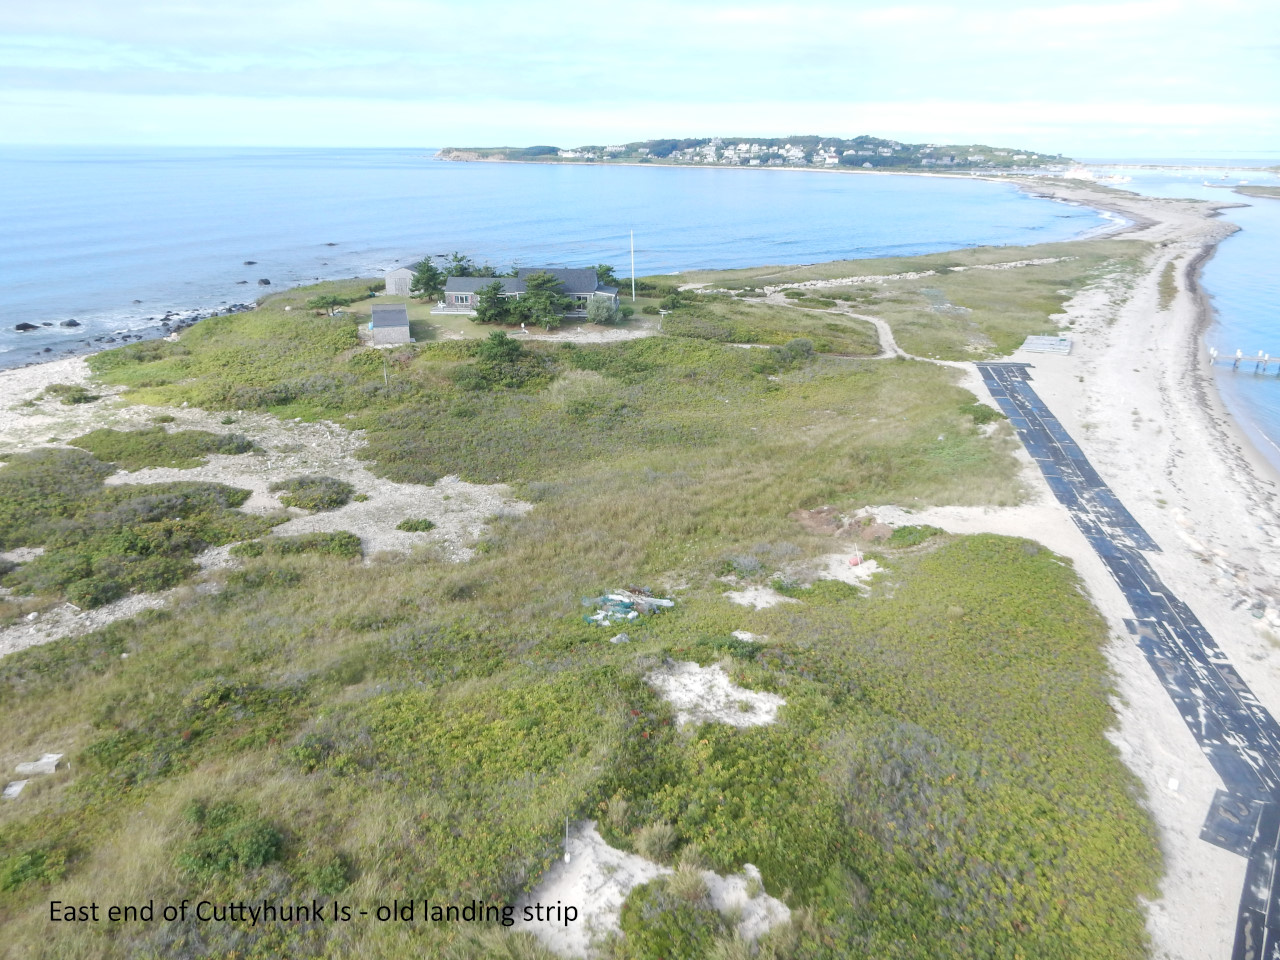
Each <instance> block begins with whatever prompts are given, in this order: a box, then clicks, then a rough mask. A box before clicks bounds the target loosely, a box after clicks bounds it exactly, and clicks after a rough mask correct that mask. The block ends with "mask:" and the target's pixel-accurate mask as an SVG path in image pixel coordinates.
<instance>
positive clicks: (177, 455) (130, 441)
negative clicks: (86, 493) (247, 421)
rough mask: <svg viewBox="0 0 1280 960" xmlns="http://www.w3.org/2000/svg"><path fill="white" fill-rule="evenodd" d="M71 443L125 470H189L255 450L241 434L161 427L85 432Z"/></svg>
mask: <svg viewBox="0 0 1280 960" xmlns="http://www.w3.org/2000/svg"><path fill="white" fill-rule="evenodd" d="M70 443H71V445H72V446H74V447H80V448H81V449H83V450H88V451H89V452H90V453H92V454H93V455H94V456H95V457H97V458H98V459H99V460H102V461H104V462H107V463H114V464H116V465H117V466H118V467H120V468H121V469H123V470H143V469H146V468H147V467H174V468H177V469H179V470H186V469H190V468H192V467H200V466H204V465H205V464H206V463H208V462H209V454H211V453H223V454H236V453H248V452H249V451H250V450H252V449H254V447H253V444H252V443H251V442H250V441H249V440H247V439H246V438H245V437H242V436H240V435H239V434H231V435H222V434H217V433H209V432H208V431H207V430H180V431H177V432H176V433H169V432H167V431H166V430H165V429H164V427H161V426H155V427H148V428H146V429H143V430H112V429H109V428H104V429H102V430H94V431H93V432H92V433H86V434H85V435H84V436H83V437H77V438H76V439H74V440H72V441H70Z"/></svg>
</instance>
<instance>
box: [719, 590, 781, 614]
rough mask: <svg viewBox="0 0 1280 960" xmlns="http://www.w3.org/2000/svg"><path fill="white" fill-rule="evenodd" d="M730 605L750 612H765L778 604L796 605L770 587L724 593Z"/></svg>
mask: <svg viewBox="0 0 1280 960" xmlns="http://www.w3.org/2000/svg"><path fill="white" fill-rule="evenodd" d="M725 596H726V597H728V598H729V600H730V601H731V602H732V603H736V604H738V605H739V606H741V607H750V608H751V609H752V610H766V609H768V608H769V607H776V606H777V605H778V604H780V603H796V602H797V601H796V600H795V599H793V598H792V597H784V596H783V595H782V594H780V593H779V592H778V591H777V590H774V589H773V588H772V587H744V588H743V589H741V590H729V591H727V592H726V593H725Z"/></svg>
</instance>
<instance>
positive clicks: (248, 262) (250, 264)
mask: <svg viewBox="0 0 1280 960" xmlns="http://www.w3.org/2000/svg"><path fill="white" fill-rule="evenodd" d="M257 262H258V261H257V260H246V261H245V262H244V265H245V266H246V267H252V266H254V265H255V264H257Z"/></svg>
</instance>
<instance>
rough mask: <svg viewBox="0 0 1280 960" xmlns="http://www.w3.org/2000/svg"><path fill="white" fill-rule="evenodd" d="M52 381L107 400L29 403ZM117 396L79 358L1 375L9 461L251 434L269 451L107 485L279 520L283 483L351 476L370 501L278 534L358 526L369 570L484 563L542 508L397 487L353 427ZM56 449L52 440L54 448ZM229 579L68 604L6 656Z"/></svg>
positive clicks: (476, 488) (22, 625)
mask: <svg viewBox="0 0 1280 960" xmlns="http://www.w3.org/2000/svg"><path fill="white" fill-rule="evenodd" d="M51 383H72V384H84V385H86V386H89V387H90V388H91V389H92V390H93V392H95V393H99V394H101V395H103V399H101V400H98V401H95V402H93V403H84V404H72V405H67V404H63V403H62V402H60V401H58V400H56V399H47V400H39V401H38V402H36V403H35V405H33V406H24V405H23V404H24V402H25V401H28V400H32V399H34V398H35V397H37V396H38V395H39V394H40V392H41V391H42V390H44V388H45V387H46V386H48V385H49V384H51ZM114 392H118V391H113V390H112V389H110V388H107V389H103V388H100V387H97V386H95V385H94V384H93V382H92V380H91V378H90V372H89V367H88V365H87V364H86V363H85V362H84V360H82V359H79V358H72V359H65V360H56V361H53V362H51V363H45V364H39V365H36V366H31V367H22V368H20V369H17V370H6V371H2V372H0V409H3V417H0V460H3V458H4V457H5V456H6V455H11V454H12V453H15V452H19V451H23V450H29V449H32V448H34V447H37V446H66V443H65V441H67V440H69V439H72V438H74V437H77V436H80V435H81V434H84V433H87V432H88V431H90V430H95V429H98V428H100V427H111V428H113V429H116V430H137V429H140V428H142V427H149V426H153V425H154V422H153V418H154V417H156V416H158V415H160V414H168V415H170V416H172V417H174V422H173V423H170V424H166V429H168V430H170V431H175V430H191V429H197V430H209V431H212V432H214V433H241V434H244V435H245V436H247V437H249V439H251V440H253V441H254V443H256V444H257V445H258V446H259V447H261V448H262V452H260V453H247V454H239V455H235V456H228V455H213V456H210V457H209V458H208V463H207V464H206V465H205V466H202V467H195V468H193V469H190V470H177V469H171V468H158V469H148V470H138V471H135V472H132V473H130V472H127V471H123V470H122V471H119V472H117V473H114V474H112V475H111V476H110V477H108V478H107V480H106V482H107V483H109V484H121V483H163V482H168V481H171V480H208V481H213V482H216V483H225V484H228V485H230V486H233V487H240V488H242V489H247V490H250V491H251V492H252V493H251V496H250V497H249V499H248V500H247V501H246V502H245V504H244V506H243V507H242V509H243V510H244V511H245V512H247V513H258V514H271V513H279V512H281V511H285V508H284V507H283V506H282V504H281V503H280V500H279V498H278V496H277V495H276V494H274V493H271V492H270V489H269V487H270V485H271V483H272V482H273V481H277V480H284V479H287V478H289V477H295V476H300V475H303V474H320V475H323V476H330V477H335V478H337V479H339V480H345V481H347V482H348V483H350V484H352V486H354V487H355V489H356V492H357V494H363V495H365V496H367V497H368V499H367V500H365V501H363V502H357V501H352V502H351V503H348V504H346V505H345V506H343V507H340V508H339V509H337V510H332V511H327V512H324V513H315V514H308V513H307V512H306V511H303V510H297V509H290V510H288V511H285V512H287V513H288V514H289V515H290V516H291V517H292V519H290V520H289V521H288V522H286V523H283V524H281V525H279V526H277V527H275V528H274V529H273V531H272V533H271V534H270V535H274V536H288V535H292V534H298V533H311V532H317V531H335V530H347V531H350V532H351V533H354V534H356V535H357V536H358V537H360V540H361V543H362V545H363V549H364V553H365V557H366V562H368V561H369V558H371V557H373V556H374V555H375V554H377V553H379V552H383V551H392V552H399V553H407V552H411V551H413V550H415V549H419V548H428V549H432V550H435V551H437V552H438V553H439V555H440V556H442V557H444V558H445V559H448V560H451V561H457V562H461V561H465V560H467V559H469V558H470V557H471V556H472V555H473V552H474V551H473V549H472V544H474V543H475V541H476V540H477V539H478V538H480V537H481V536H483V535H484V531H485V529H486V527H487V525H488V523H489V522H490V521H491V520H492V519H494V518H496V517H502V516H508V515H516V514H519V513H522V512H524V511H526V510H529V509H531V505H530V504H526V503H522V502H520V501H517V500H514V499H513V498H512V497H511V495H510V490H509V489H508V488H507V487H506V486H504V485H500V484H499V485H493V486H485V485H482V484H473V483H466V482H464V481H462V480H459V479H458V478H457V477H445V478H442V479H441V480H438V481H437V482H436V483H434V484H432V485H431V486H425V485H422V484H413V483H394V482H392V481H390V480H386V479H383V478H381V477H376V476H374V475H373V474H372V473H370V472H369V470H368V468H367V467H366V465H365V462H364V461H361V460H358V459H356V456H355V454H356V452H357V451H358V450H359V449H360V447H362V446H363V445H364V438H363V436H362V435H361V434H360V433H358V432H354V431H350V430H346V429H344V428H343V427H341V426H339V425H337V424H334V423H329V422H326V421H320V422H317V423H302V422H300V421H287V420H280V419H278V418H277V417H273V416H271V415H270V414H263V413H233V414H231V416H232V417H233V419H234V420H235V422H234V423H232V424H224V423H222V420H223V419H224V417H225V416H227V414H225V413H211V412H207V411H204V410H198V409H195V408H192V407H145V406H131V405H126V404H124V403H123V402H122V401H120V400H118V399H115V398H114V397H113V396H112V394H113V393H114ZM50 441H52V442H50ZM405 519H428V520H431V521H433V522H434V523H435V524H436V526H435V529H433V530H431V531H429V532H427V533H406V532H404V531H400V530H397V529H396V525H397V524H398V523H399V522H400V521H401V520H405ZM227 550H228V548H227V547H225V546H224V547H217V548H214V549H212V550H208V551H205V553H203V554H201V555H200V557H198V558H197V562H198V563H199V564H200V565H201V567H202V568H203V570H204V571H205V572H206V573H207V572H210V571H214V570H218V569H222V568H225V567H228V566H233V565H235V563H236V561H235V560H234V559H233V558H231V557H229V556H228V553H227ZM30 558H31V551H27V552H21V551H13V552H12V559H22V560H27V559H30ZM217 588H218V587H217V581H216V580H215V581H210V580H198V581H197V582H196V583H195V584H192V585H185V586H180V587H177V588H174V589H173V590H166V591H164V592H161V593H154V594H137V595H133V596H128V597H124V598H122V599H120V600H117V601H116V602H114V603H111V604H107V605H105V606H102V607H99V608H97V609H95V610H89V611H79V610H77V609H76V608H75V607H73V606H71V605H70V604H62V605H59V606H56V607H54V608H51V609H49V610H45V611H42V612H40V615H39V616H38V617H36V618H35V619H34V620H25V619H24V620H21V621H19V622H18V623H16V624H14V625H13V626H11V627H8V628H6V629H3V630H0V656H3V655H4V654H6V653H12V652H13V651H15V650H21V649H23V648H25V647H29V646H32V645H33V644H37V643H47V642H48V641H50V640H55V639H57V638H59V637H63V636H78V635H80V634H84V633H88V632H90V631H92V630H96V629H98V628H99V627H102V626H105V625H107V624H108V623H111V622H113V621H115V620H120V619H123V618H125V617H131V616H135V615H136V614H138V613H141V612H142V611H143V610H148V609H155V608H158V607H163V606H167V605H169V604H170V603H173V602H177V601H180V600H181V599H183V598H184V597H187V596H190V595H192V593H193V591H194V592H195V593H197V594H199V593H207V592H210V591H212V590H216V589H217Z"/></svg>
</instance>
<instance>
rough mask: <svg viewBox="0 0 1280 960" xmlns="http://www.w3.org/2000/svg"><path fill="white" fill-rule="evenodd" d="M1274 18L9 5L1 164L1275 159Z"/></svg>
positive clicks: (297, 0) (960, 6) (579, 7)
mask: <svg viewBox="0 0 1280 960" xmlns="http://www.w3.org/2000/svg"><path fill="white" fill-rule="evenodd" d="M1278 94H1280V4H1278V3H1276V2H1274V0H1215V2H1214V3H1212V4H1209V3H1205V2H1203V0H1199V2H1179V0H1137V2H1125V0H1119V2H1092V0H1086V2H1075V3H1060V4H1055V3H1054V2H1053V0H1046V2H1044V3H1041V4H1039V5H1037V4H1034V3H1027V2H1026V0H1019V2H1003V0H996V2H987V0H972V2H968V3H894V2H893V0H885V2H880V3H867V2H861V0H845V2H841V3H828V2H824V0H813V2H807V3H804V4H795V5H792V4H786V3H776V2H753V0H742V2H735V3H723V2H714V0H713V2H697V0H688V2H670V0H647V2H645V3H643V4H641V3H633V2H629V0H623V2H615V3H608V4H606V3H599V2H594V0H593V2H589V3H588V2H576V0H568V2H563V3H528V2H526V3H510V2H488V0H467V2H458V0H453V2H449V3H434V2H418V0H360V2H358V3H356V2H351V0H252V2H250V0H219V2H217V3H207V2H204V0H154V2H150V0H62V2H59V3H56V4H52V3H21V2H17V0H8V2H4V3H0V143H3V144H46V145H47V144H93V145H108V144H111V145H132V146H142V145H175V146H177V145H192V146H299V147H304V146H355V147H358V146H367V147H431V146H435V147H439V146H498V145H513V146H525V145H529V144H535V143H538V144H554V145H557V146H562V147H563V146H576V145H580V144H584V143H616V142H625V141H629V140H645V139H650V138H659V137H687V136H715V135H719V136H732V137H769V136H788V135H794V134H806V133H808V134H818V135H822V136H841V137H852V136H857V135H859V134H872V135H875V136H883V137H889V138H893V139H898V140H903V141H906V142H938V143H987V144H991V145H997V146H1012V147H1017V148H1024V149H1028V150H1032V151H1036V152H1045V153H1064V154H1067V155H1069V156H1075V157H1116V158H1119V157H1134V158H1138V157H1188V158H1195V157H1199V158H1218V157H1225V158H1246V157H1247V158H1270V157H1276V158H1278V159H1277V162H1280V95H1278Z"/></svg>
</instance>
